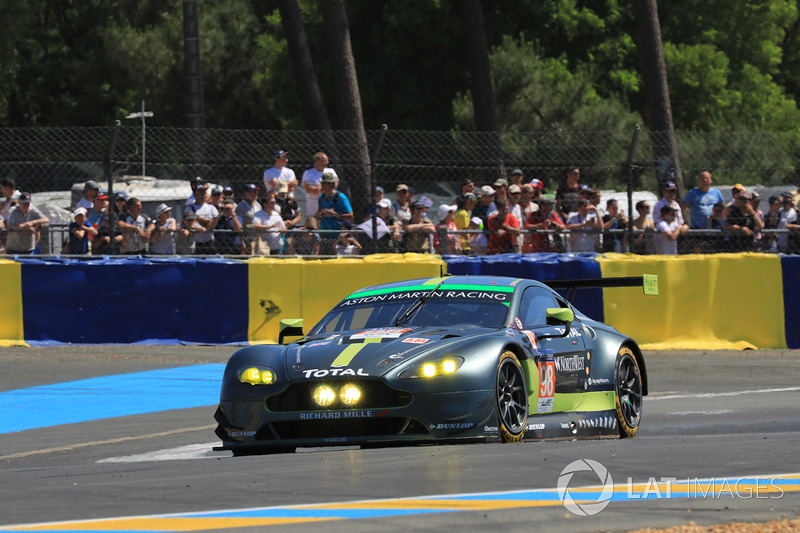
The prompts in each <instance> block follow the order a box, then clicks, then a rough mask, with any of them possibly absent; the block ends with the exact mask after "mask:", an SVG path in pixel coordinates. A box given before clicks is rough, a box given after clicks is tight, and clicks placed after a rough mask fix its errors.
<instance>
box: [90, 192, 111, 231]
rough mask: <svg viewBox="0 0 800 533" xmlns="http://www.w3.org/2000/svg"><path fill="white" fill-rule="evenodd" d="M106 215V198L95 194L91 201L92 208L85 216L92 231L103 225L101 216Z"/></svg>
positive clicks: (103, 195)
mask: <svg viewBox="0 0 800 533" xmlns="http://www.w3.org/2000/svg"><path fill="white" fill-rule="evenodd" d="M107 215H108V196H106V195H105V194H97V195H95V197H94V198H93V199H92V207H91V209H89V210H88V212H87V214H86V220H87V221H89V224H91V225H92V227H93V228H94V229H98V228H99V227H100V226H102V225H103V216H107Z"/></svg>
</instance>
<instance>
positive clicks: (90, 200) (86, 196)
mask: <svg viewBox="0 0 800 533" xmlns="http://www.w3.org/2000/svg"><path fill="white" fill-rule="evenodd" d="M99 193H100V187H98V186H97V183H95V182H94V181H92V180H89V181H87V182H86V184H85V185H84V186H83V198H81V199H80V200H79V201H78V203H77V205H76V206H75V209H79V208H81V207H82V208H84V209H86V211H87V212H88V211H89V210H90V209H91V208H92V206H93V205H94V197H95V196H97V195H98V194H99Z"/></svg>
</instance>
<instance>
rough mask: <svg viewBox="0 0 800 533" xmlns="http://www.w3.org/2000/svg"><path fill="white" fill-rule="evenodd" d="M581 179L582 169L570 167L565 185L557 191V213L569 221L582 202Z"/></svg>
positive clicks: (560, 186)
mask: <svg viewBox="0 0 800 533" xmlns="http://www.w3.org/2000/svg"><path fill="white" fill-rule="evenodd" d="M580 179H581V169H580V168H578V167H569V168H568V169H567V174H566V178H565V180H564V183H562V184H561V185H559V186H558V189H556V213H558V215H559V216H560V217H561V218H562V219H564V220H568V219H569V215H570V213H574V212H576V211H577V210H578V201H579V200H580V197H579V196H578V192H579V187H578V182H579V181H580Z"/></svg>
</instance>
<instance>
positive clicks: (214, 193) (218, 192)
mask: <svg viewBox="0 0 800 533" xmlns="http://www.w3.org/2000/svg"><path fill="white" fill-rule="evenodd" d="M211 205H213V206H214V207H216V208H217V211H219V208H220V206H221V205H222V187H214V188H213V189H211Z"/></svg>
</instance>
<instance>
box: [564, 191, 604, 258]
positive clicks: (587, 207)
mask: <svg viewBox="0 0 800 533" xmlns="http://www.w3.org/2000/svg"><path fill="white" fill-rule="evenodd" d="M602 228H603V223H602V221H601V220H600V217H598V216H597V208H596V207H595V206H594V205H592V203H591V202H590V201H589V200H586V199H583V200H578V210H577V211H576V212H575V213H572V216H570V217H569V219H567V229H568V230H570V232H571V233H570V236H569V245H570V249H569V251H570V252H594V251H595V242H597V235H598V233H597V231H596V230H600V229H602Z"/></svg>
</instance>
